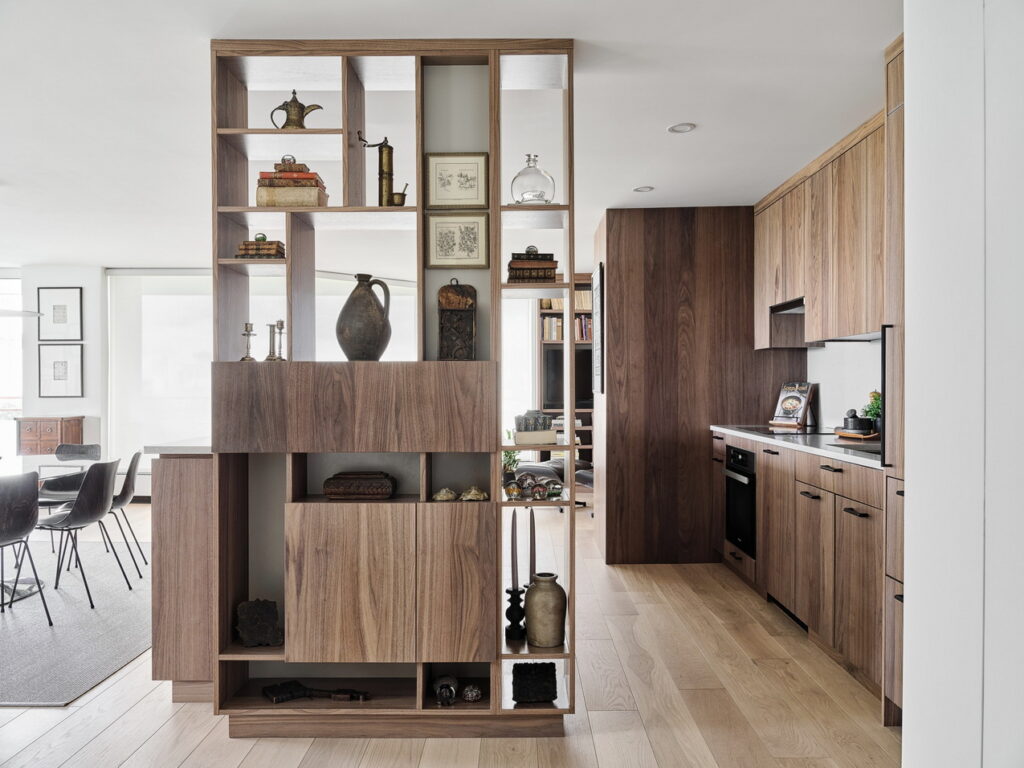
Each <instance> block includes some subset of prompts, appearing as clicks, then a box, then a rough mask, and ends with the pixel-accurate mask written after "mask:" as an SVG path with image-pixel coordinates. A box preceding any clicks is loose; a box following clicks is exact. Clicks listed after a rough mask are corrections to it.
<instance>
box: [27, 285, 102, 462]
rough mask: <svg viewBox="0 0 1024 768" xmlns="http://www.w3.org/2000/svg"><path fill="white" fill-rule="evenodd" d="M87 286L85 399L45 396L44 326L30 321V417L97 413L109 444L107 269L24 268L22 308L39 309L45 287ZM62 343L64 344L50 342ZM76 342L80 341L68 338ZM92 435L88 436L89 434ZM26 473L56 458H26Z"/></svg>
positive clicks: (84, 292) (84, 306)
mask: <svg viewBox="0 0 1024 768" xmlns="http://www.w3.org/2000/svg"><path fill="white" fill-rule="evenodd" d="M78 286H81V288H82V320H83V323H82V339H83V341H82V345H83V347H82V370H83V378H84V381H83V388H82V392H83V395H84V396H83V397H59V398H52V397H45V398H40V397H39V350H38V348H39V324H38V322H36V321H34V320H31V319H29V320H26V321H25V323H24V327H23V334H22V365H23V368H22V387H23V389H22V392H23V401H22V402H23V408H22V412H23V413H24V415H25V416H29V417H31V416H95V417H98V418H99V424H100V435H101V439H100V443H101V444H102V445H104V447H106V437H105V436H106V424H107V279H106V275H105V273H104V270H103V268H102V267H69V266H56V265H54V266H50V265H46V266H27V267H25V268H23V269H22V271H21V295H22V306H23V307H24V308H25V309H33V310H34V309H37V308H38V304H39V302H38V297H37V293H36V289H37V288H39V287H44V288H46V287H78ZM48 343H60V342H48ZM68 343H69V344H76V343H78V342H68ZM87 437H88V436H87ZM23 458H24V461H23V466H24V469H25V471H26V472H27V471H31V470H32V469H34V468H35V467H36V466H38V465H39V463H40V462H42V463H44V464H53V463H54V460H53V458H45V459H34V458H31V457H23Z"/></svg>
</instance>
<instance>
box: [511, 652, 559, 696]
mask: <svg viewBox="0 0 1024 768" xmlns="http://www.w3.org/2000/svg"><path fill="white" fill-rule="evenodd" d="M556 698H558V677H557V672H556V670H555V663H554V662H553V661H548V662H540V663H537V662H530V663H519V664H513V665H512V700H513V701H514V702H516V703H517V704H546V703H550V702H552V701H554V700H555V699H556Z"/></svg>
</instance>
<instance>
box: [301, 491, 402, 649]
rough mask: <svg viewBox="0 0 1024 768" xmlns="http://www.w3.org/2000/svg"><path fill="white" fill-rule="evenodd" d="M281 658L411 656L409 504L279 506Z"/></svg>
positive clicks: (324, 503)
mask: <svg viewBox="0 0 1024 768" xmlns="http://www.w3.org/2000/svg"><path fill="white" fill-rule="evenodd" d="M284 520H285V523H284V539H285V565H284V584H285V590H284V591H285V601H284V602H285V610H284V615H285V649H286V660H287V661H289V662H294V661H308V662H415V661H416V504H415V503H402V502H393V501H387V502H366V503H348V502H340V503H339V502H314V503H295V504H285V518H284Z"/></svg>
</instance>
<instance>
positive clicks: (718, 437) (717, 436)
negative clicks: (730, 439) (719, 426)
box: [711, 435, 725, 440]
mask: <svg viewBox="0 0 1024 768" xmlns="http://www.w3.org/2000/svg"><path fill="white" fill-rule="evenodd" d="M711 439H712V440H725V438H724V437H722V436H721V435H712V436H711Z"/></svg>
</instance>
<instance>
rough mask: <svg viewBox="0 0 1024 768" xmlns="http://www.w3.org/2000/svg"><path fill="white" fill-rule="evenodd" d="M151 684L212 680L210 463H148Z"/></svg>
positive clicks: (202, 459)
mask: <svg viewBox="0 0 1024 768" xmlns="http://www.w3.org/2000/svg"><path fill="white" fill-rule="evenodd" d="M152 483H153V488H152V495H153V516H152V517H153V556H152V560H153V563H152V571H153V607H152V611H153V679H154V680H183V681H209V680H212V679H213V650H214V641H213V626H212V624H213V606H212V605H211V601H210V585H211V584H212V583H214V562H215V561H214V542H215V535H214V527H215V525H216V522H217V516H216V513H215V510H214V504H213V503H214V498H215V496H214V492H213V458H212V457H211V456H201V457H197V458H188V459H186V458H175V459H156V460H155V461H154V462H153V478H152Z"/></svg>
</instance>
